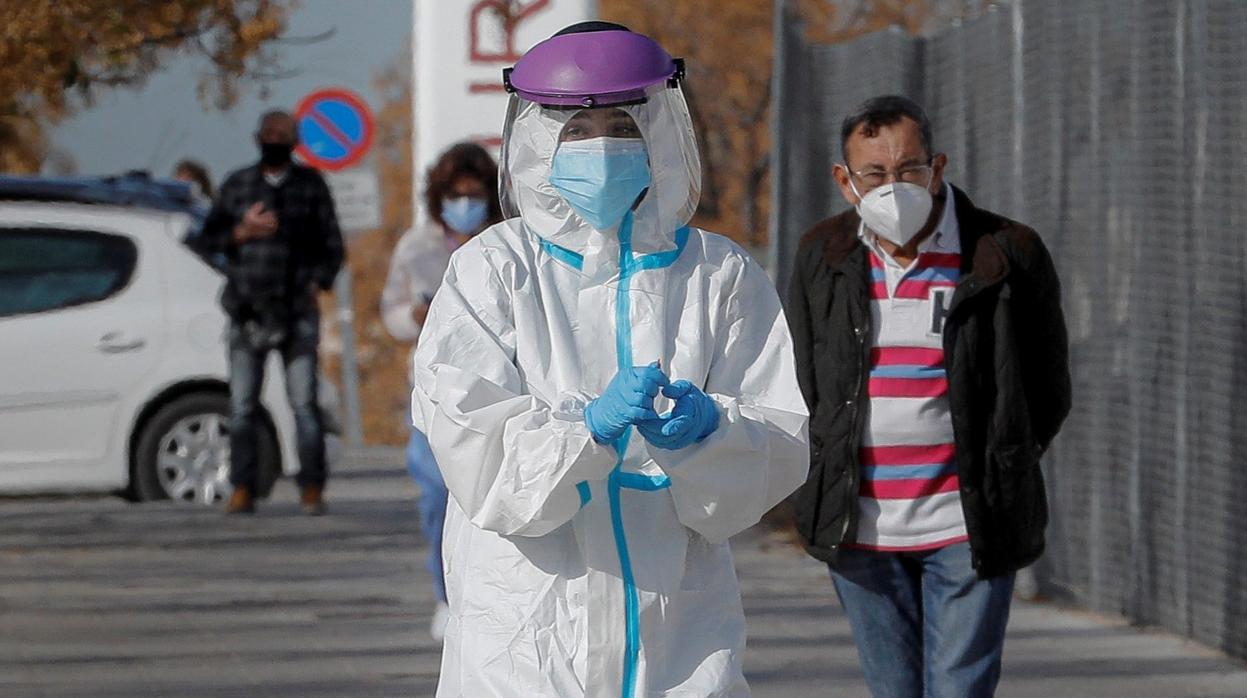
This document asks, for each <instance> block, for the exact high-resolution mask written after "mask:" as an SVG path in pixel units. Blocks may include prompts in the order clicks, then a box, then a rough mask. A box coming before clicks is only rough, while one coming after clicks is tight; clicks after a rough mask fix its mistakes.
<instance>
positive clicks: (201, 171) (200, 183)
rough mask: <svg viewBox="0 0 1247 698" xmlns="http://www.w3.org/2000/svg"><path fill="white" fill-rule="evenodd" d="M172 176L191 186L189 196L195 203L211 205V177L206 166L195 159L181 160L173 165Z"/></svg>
mask: <svg viewBox="0 0 1247 698" xmlns="http://www.w3.org/2000/svg"><path fill="white" fill-rule="evenodd" d="M173 178H174V179H176V180H178V181H181V182H186V183H187V184H189V185H190V186H191V198H192V199H194V200H195V205H197V206H202V207H204V208H209V207H211V206H212V177H211V176H210V175H209V174H208V168H207V167H204V166H203V164H201V163H200V162H198V161H196V160H182V161H180V162H178V164H176V165H174V166H173Z"/></svg>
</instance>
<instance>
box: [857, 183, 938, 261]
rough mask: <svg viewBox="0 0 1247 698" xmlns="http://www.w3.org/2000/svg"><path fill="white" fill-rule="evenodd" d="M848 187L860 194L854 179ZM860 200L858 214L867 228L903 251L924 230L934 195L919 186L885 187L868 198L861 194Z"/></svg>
mask: <svg viewBox="0 0 1247 698" xmlns="http://www.w3.org/2000/svg"><path fill="white" fill-rule="evenodd" d="M849 186H850V187H853V193H854V194H857V187H854V186H853V181H852V179H850V180H849ZM858 198H859V199H860V202H859V203H858V204H857V213H858V215H860V216H861V217H862V222H863V223H865V224H866V227H867V228H870V230H871V231H872V232H874V234H875V235H878V236H879V237H881V238H883V239H884V240H887V241H888V242H890V243H892V244H894V245H897V246H900V247H904V246H905V244H906V243H908V242H909V241H910V240H912V239H913V238H914V235H916V234H918V231H919V230H922V226H923V225H925V224H926V222H927V218H928V217H929V216H930V215H931V206H932V202H931V192H929V191H927V188H926V187H920V186H918V185H917V184H909V183H908V182H896V183H894V184H885V185H883V186H881V187H876V188H874V189H871V190H870V191H869V192H867V193H866V196H862V195H861V194H858Z"/></svg>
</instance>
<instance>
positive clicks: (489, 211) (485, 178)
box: [381, 143, 502, 640]
mask: <svg viewBox="0 0 1247 698" xmlns="http://www.w3.org/2000/svg"><path fill="white" fill-rule="evenodd" d="M497 191H498V165H497V164H496V163H495V162H494V160H493V158H492V157H490V155H489V153H487V152H486V151H485V149H484V148H482V147H481V146H479V145H477V144H475V143H459V144H457V145H454V146H451V147H450V148H449V149H448V150H446V152H444V153H442V155H441V157H439V158H438V159H437V162H436V163H435V164H434V165H433V167H431V168H430V169H429V172H428V175H427V179H426V181H425V205H426V206H427V209H428V212H429V217H430V218H431V220H430V221H429V222H428V223H427V224H425V225H423V226H420V227H417V228H413V229H411V230H409V231H407V232H406V233H404V234H403V237H402V238H401V239H399V241H398V245H396V246H395V248H394V255H393V257H392V258H391V260H390V273H389V275H388V276H387V277H386V281H385V290H384V291H382V294H381V319H382V321H383V322H384V323H385V327H386V329H387V330H388V331H389V333H390V335H391V336H393V337H394V339H396V340H398V341H400V342H411V343H412V344H413V345H414V344H415V342H416V340H417V339H418V338H419V337H420V330H421V328H423V326H424V323H425V317H426V315H427V314H428V312H429V304H430V303H432V302H433V296H434V294H436V293H437V287H438V286H439V285H440V284H441V283H442V275H443V274H445V273H446V267H447V265H448V264H449V263H450V253H451V252H453V251H454V250H456V249H458V248H459V247H460V246H461V245H463V244H464V243H465V242H467V241H468V240H470V239H472V236H474V235H476V234H477V233H479V232H480V231H482V230H484V229H485V228H487V227H489V226H490V225H493V224H494V223H497V222H498V221H499V220H501V219H502V212H501V208H500V206H499V203H498V195H497ZM407 470H408V472H410V473H411V476H412V478H414V479H415V481H416V483H417V484H418V485H419V486H420V516H421V521H420V523H421V530H422V531H423V532H424V535H425V537H426V538H427V539H428V542H429V558H428V561H427V563H426V566H427V568H428V570H429V574H430V575H431V576H432V578H433V590H434V593H435V595H436V596H437V602H438V603H437V607H436V609H435V610H434V613H433V621H432V623H431V625H430V628H429V631H430V633H431V634H432V635H433V638H434V639H436V640H441V639H442V634H443V632H444V630H445V627H446V620H447V618H448V617H449V615H448V610H447V607H446V584H445V581H444V579H443V573H442V522H443V521H444V519H445V517H446V497H447V493H446V484H445V483H444V482H443V481H442V476H441V473H440V472H438V469H437V462H436V461H435V460H434V458H433V452H432V451H431V450H429V442H428V439H426V438H425V436H424V434H423V433H421V432H420V431H419V430H418V429H416V428H415V427H412V429H411V440H410V441H409V442H408V444H407Z"/></svg>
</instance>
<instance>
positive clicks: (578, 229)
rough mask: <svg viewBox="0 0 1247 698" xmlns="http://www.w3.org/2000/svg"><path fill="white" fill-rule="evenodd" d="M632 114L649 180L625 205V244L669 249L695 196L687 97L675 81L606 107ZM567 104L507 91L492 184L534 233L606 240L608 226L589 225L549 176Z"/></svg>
mask: <svg viewBox="0 0 1247 698" xmlns="http://www.w3.org/2000/svg"><path fill="white" fill-rule="evenodd" d="M598 108H607V109H609V108H618V109H621V110H623V111H625V112H627V113H628V115H629V116H631V117H632V120H633V121H635V122H636V124H637V127H638V128H639V129H640V131H641V136H642V138H643V140H644V141H645V148H646V152H647V154H648V155H649V165H650V173H651V181H650V186H649V189H648V191H647V192H646V193H645V196H644V198H642V200H641V202H640V204H638V205H637V206H636V208H635V209H633V212H632V217H633V220H632V238H631V243H632V249H633V250H634V251H636V252H638V253H649V252H658V251H664V250H670V249H673V248H674V247H675V246H676V245H675V233H676V231H677V230H678V229H680V228H681V227H683V226H684V225H685V224H687V223H688V221H689V219H690V218H692V216H693V212H694V211H695V210H696V209H697V202H698V200H699V199H700V197H701V158H700V157H699V156H698V153H697V140H696V138H695V137H694V135H693V122H692V119H691V118H690V116H689V111H688V104H687V103H686V102H685V100H684V95H683V93H681V91H680V89H679V87H669V86H666V85H662V86H658V87H656V88H654V89H652V90H650V91H649V92H648V96H647V98H646V99H645V101H644V102H641V103H633V104H624V105H618V106H614V107H598ZM578 112H579V110H578V109H575V108H565V107H563V108H553V107H543V106H541V105H540V104H537V103H535V102H531V101H529V100H527V99H524V98H523V97H520V96H519V95H512V96H511V103H510V106H509V108H508V110H507V123H506V129H505V131H504V133H503V142H502V166H501V168H500V175H501V177H500V179H501V182H500V188H501V192H500V194H501V197H502V207H503V215H505V216H507V217H516V216H518V217H519V218H520V219H522V220H523V222H524V225H525V226H526V227H527V228H528V229H529V230H531V231H532V232H533V233H535V234H536V235H538V236H540V237H541V238H542V239H544V240H546V241H548V242H550V243H552V244H554V245H557V246H559V247H563V248H566V249H569V250H572V251H575V252H579V253H584V252H586V251H589V250H592V249H595V248H598V247H601V246H602V245H604V244H611V243H614V242H615V240H613V239H612V238H613V237H614V236H615V231H613V230H612V231H601V232H600V231H597V230H595V229H594V228H593V227H592V226H590V225H589V224H588V223H587V222H585V221H584V219H582V218H581V217H580V216H579V215H577V214H576V212H575V210H573V209H572V207H571V206H569V205H568V204H567V202H566V201H564V200H563V197H562V196H560V195H559V193H558V191H557V190H556V189H555V188H554V187H553V186H552V185H551V184H550V169H551V162H552V161H553V159H554V155H555V153H556V152H557V151H558V148H559V145H560V143H559V134H560V133H562V131H563V127H564V125H566V124H567V122H568V121H569V120H570V119H571V118H572V117H573V116H575V115H576V114H577V113H578Z"/></svg>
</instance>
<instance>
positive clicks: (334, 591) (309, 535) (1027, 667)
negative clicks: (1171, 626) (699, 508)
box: [0, 451, 1247, 698]
mask: <svg viewBox="0 0 1247 698" xmlns="http://www.w3.org/2000/svg"><path fill="white" fill-rule="evenodd" d="M400 458H401V456H400V455H399V454H398V453H397V452H394V451H369V452H366V453H358V454H354V455H353V456H352V457H351V458H350V462H349V463H348V464H347V465H346V466H344V467H342V468H341V469H340V472H339V473H337V476H336V478H335V479H334V480H333V481H332V483H331V487H330V490H329V502H330V507H331V513H330V515H329V516H326V517H323V518H306V517H303V516H301V515H299V514H298V509H297V506H296V504H295V498H294V487H293V485H292V484H291V483H289V482H282V483H279V485H278V491H277V494H276V495H275V498H274V501H271V502H267V503H265V506H262V507H261V510H260V513H259V514H257V515H256V516H255V517H251V518H226V517H224V516H222V515H220V514H218V513H217V512H214V511H209V510H201V509H192V508H185V507H179V506H174V505H171V504H170V505H161V504H157V505H131V504H127V503H126V502H123V501H121V500H119V499H116V498H112V497H73V498H55V499H7V500H0V696H5V697H8V696H93V697H94V696H127V697H129V696H231V697H233V696H248V697H249V696H281V697H290V698H294V697H296V696H297V697H299V698H310V697H318V696H325V697H331V696H332V697H342V696H430V695H432V694H433V692H434V688H435V686H436V682H437V668H438V647H437V645H436V644H435V643H433V642H432V641H431V640H430V639H429V637H428V634H427V626H428V621H429V613H430V609H431V605H432V597H431V592H430V590H429V586H428V584H427V581H426V580H425V578H424V570H423V566H422V562H421V560H422V556H423V553H424V549H423V546H422V542H421V540H420V536H419V535H418V523H417V517H416V514H415V509H414V501H415V494H416V490H415V486H414V485H413V484H411V482H410V481H409V480H408V478H407V477H406V474H405V472H404V471H403V469H402V464H401V462H400V460H399V459H400ZM734 550H735V554H736V560H737V566H738V569H739V573H740V577H741V585H742V589H743V593H744V600H745V609H746V612H747V614H748V618H749V631H750V639H749V652H748V656H747V658H746V672H747V675H748V677H749V680H750V683H751V685H752V686H753V689H754V695H755V696H758V697H759V698H780V697H781V696H782V697H784V698H790V697H792V696H837V697H841V696H843V697H852V696H867V695H868V693H867V692H866V690H865V688H864V686H863V684H862V679H861V675H860V671H859V669H858V665H857V659H856V655H855V652H854V649H853V645H852V639H851V637H850V635H849V630H848V624H847V622H846V621H845V619H844V617H843V615H842V614H841V613H840V611H839V609H838V607H837V604H836V602H835V597H834V594H833V593H832V590H831V584H830V582H829V581H828V579H827V574H826V571H825V569H824V568H823V567H821V566H820V565H819V564H818V563H816V562H814V561H813V560H810V559H809V558H807V557H806V556H805V555H804V554H802V553H801V552H800V551H799V550H796V549H794V548H792V547H791V546H790V545H789V544H787V543H786V542H785V541H784V540H783V538H782V536H779V535H778V534H775V533H771V532H767V531H763V530H759V529H755V530H753V531H750V532H748V533H746V534H743V535H742V536H741V537H740V538H739V539H738V540H736V541H735V542H734ZM999 694H1000V695H1001V696H1023V697H1031V696H1033V697H1035V698H1053V697H1054V696H1123V697H1128V698H1143V697H1147V696H1164V697H1166V698H1169V697H1178V696H1247V667H1244V666H1243V665H1241V664H1236V663H1234V662H1231V661H1229V660H1227V659H1226V658H1225V657H1223V656H1222V655H1219V654H1217V653H1215V652H1212V651H1210V650H1208V649H1205V648H1202V647H1200V646H1198V645H1195V644H1193V643H1189V642H1185V641H1183V640H1181V639H1178V638H1175V637H1173V636H1171V635H1167V634H1164V633H1160V632H1155V631H1147V630H1141V629H1138V628H1131V627H1128V626H1126V625H1125V624H1124V623H1123V622H1121V621H1120V620H1114V619H1109V618H1104V617H1100V616H1095V615H1091V614H1086V613H1079V612H1074V611H1069V610H1062V609H1057V608H1053V607H1049V606H1041V605H1034V604H1027V603H1018V604H1016V605H1015V607H1014V613H1013V616H1012V620H1011V623H1010V632H1009V640H1008V642H1007V645H1006V659H1005V678H1004V681H1003V682H1002V684H1001V687H1000V691H999Z"/></svg>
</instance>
